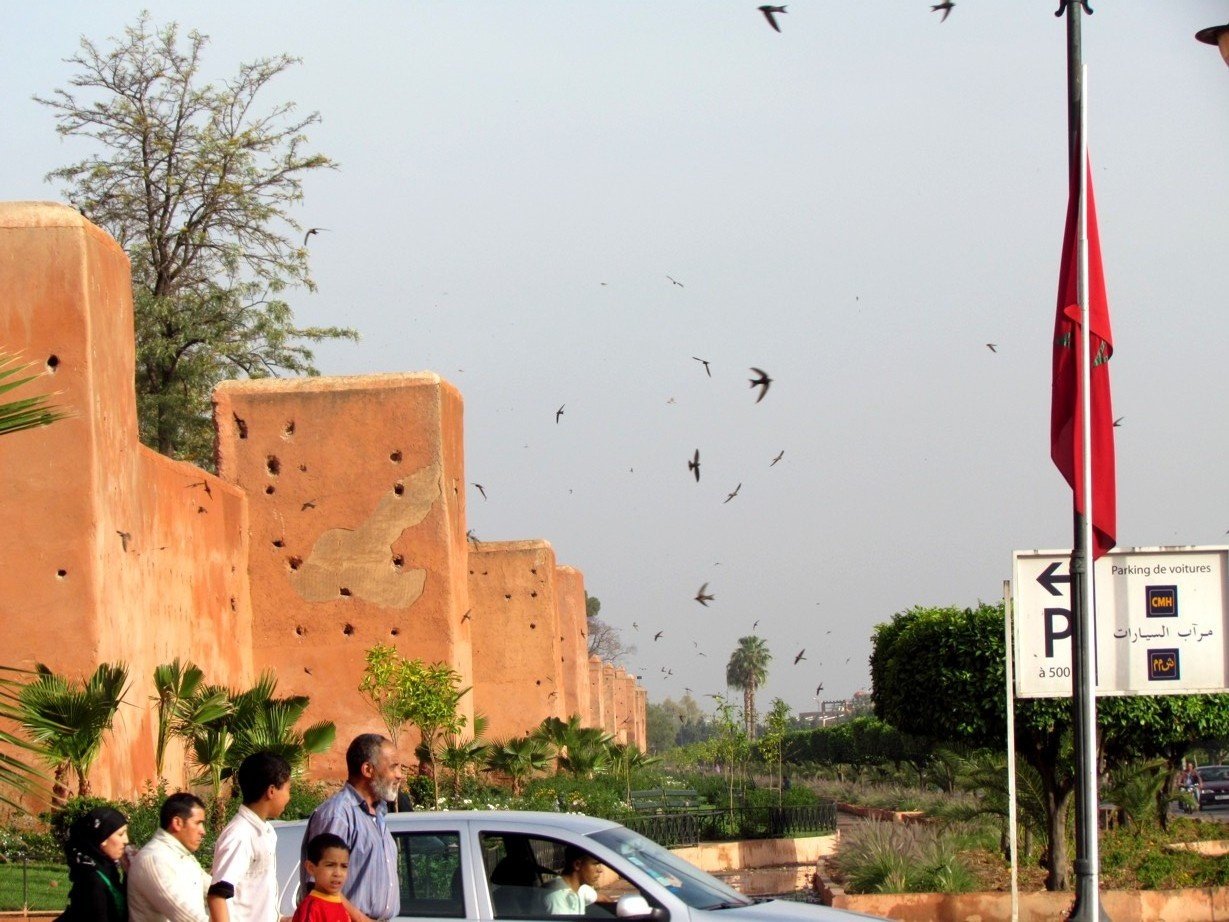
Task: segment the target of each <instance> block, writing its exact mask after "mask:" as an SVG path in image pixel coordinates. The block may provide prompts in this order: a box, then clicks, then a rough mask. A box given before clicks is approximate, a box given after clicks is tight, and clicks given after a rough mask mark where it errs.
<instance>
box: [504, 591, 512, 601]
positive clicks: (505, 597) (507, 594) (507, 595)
mask: <svg viewBox="0 0 1229 922" xmlns="http://www.w3.org/2000/svg"><path fill="white" fill-rule="evenodd" d="M504 601H507V602H511V601H512V594H511V593H509V592H505V593H504Z"/></svg>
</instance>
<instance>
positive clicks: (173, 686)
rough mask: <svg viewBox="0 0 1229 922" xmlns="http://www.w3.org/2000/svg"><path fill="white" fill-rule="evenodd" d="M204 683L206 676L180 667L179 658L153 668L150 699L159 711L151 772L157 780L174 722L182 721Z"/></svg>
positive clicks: (183, 665)
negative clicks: (152, 684) (152, 687)
mask: <svg viewBox="0 0 1229 922" xmlns="http://www.w3.org/2000/svg"><path fill="white" fill-rule="evenodd" d="M204 681H205V673H204V672H203V671H201V668H200V667H199V666H197V665H196V664H195V663H191V662H188V663H181V662H180V661H179V657H176V658H175V660H174V662H170V663H163V664H162V665H161V666H157V667H155V668H154V691H156V692H157V694H156V695H155V696H154V697H153V701H154V702H155V703H156V706H157V710H158V736H157V739H156V740H155V747H154V768H155V770H156V772H157V774H158V777H159V778H161V777H162V766H163V764H164V763H165V761H166V747H167V743H169V742H170V740H171V735H172V732H173V731H174V728H175V724H176V722H177V721H179V720H182V718H183V716H184V714H183V712H184V710H185V708H186V707H187V705H188V702H189V701H192V700H193V699H194V698H195V696H196V692H197V689H199V688H200V686H201V683H202V682H204ZM215 716H218V715H215Z"/></svg>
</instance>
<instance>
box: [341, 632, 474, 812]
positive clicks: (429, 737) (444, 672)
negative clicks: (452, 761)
mask: <svg viewBox="0 0 1229 922" xmlns="http://www.w3.org/2000/svg"><path fill="white" fill-rule="evenodd" d="M460 682H461V676H460V675H459V674H458V673H457V672H456V670H454V669H452V668H451V667H450V666H447V665H445V664H444V663H434V664H430V665H428V664H426V663H423V662H422V661H421V660H416V659H406V658H405V657H404V656H402V655H401V654H400V653H398V652H397V649H396V648H395V647H393V646H392V645H390V644H376V645H375V646H374V647H372V648H371V649H369V650H368V651H367V655H366V666H365V667H364V669H363V677H362V679H361V681H360V682H359V687H358V690H359V691H360V692H362V693H363V694H364V695H366V696H367V698H368V700H369V701H371V703H372V704H373V705H374V706H375V709H376V711H378V712H379V714H380V716H381V718H383V720H384V726H385V727H387V729H388V735H389V738H390V739H392V741H393V744H394V745H396V744H397V741H398V739H399V738H400V735H401V731H402V730H403V729H404V728H405V727H406V726H413V727H416V728H417V729H418V732H419V734H420V736H421V738H422V741H421V746H422V747H423V748H424V750H425V753H426V755H427V759H426V761H427V762H429V763H430V764H431V765H432V766H433V767H434V766H435V765H436V764H437V762H438V758H437V755H438V751H437V750H438V746H439V744H440V740H441V737H444V736H447V735H449V734H457V733H459V732H460V731H461V729H462V728H463V727H464V726H465V717H464V715H462V714H459V713H458V712H457V709H458V707H459V706H460V703H461V698H462V697H463V696H464V695H465V694H466V693H467V692H468V691H469V689H468V688H460V687H459V685H460ZM431 776H432V783H433V785H434V788H435V798H436V800H437V801H438V800H439V793H440V792H439V777H438V773H437V772H435V771H432V773H431Z"/></svg>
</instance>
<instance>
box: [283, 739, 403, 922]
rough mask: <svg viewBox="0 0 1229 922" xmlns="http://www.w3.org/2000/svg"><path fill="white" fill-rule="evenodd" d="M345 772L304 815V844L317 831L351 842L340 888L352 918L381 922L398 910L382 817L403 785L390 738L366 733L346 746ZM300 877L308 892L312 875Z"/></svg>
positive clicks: (393, 861)
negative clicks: (308, 815)
mask: <svg viewBox="0 0 1229 922" xmlns="http://www.w3.org/2000/svg"><path fill="white" fill-rule="evenodd" d="M346 773H347V775H348V777H347V779H346V783H345V786H344V787H342V789H341V790H340V791H338V792H337V793H336V794H334V795H333V796H332V797H330V798H329V799H328V800H326V801H325V802H324V803H322V804H321V805H320V806H319V807H317V808H316V810H315V812H314V813H312V815H311V819H310V820H308V821H307V831H306V833H305V834H304V836H303V842H304V847H306V843H308V842H310V841H311V840H312V839H314V838H315V837H316V836H318V835H320V834H321V833H325V832H329V833H332V834H333V835H335V836H339V837H340V838H341V840H342V841H343V842H345V843H346V845H347V846H349V848H350V874H349V877H348V878H347V879H346V883H345V886H343V887H342V891H341V892H342V896H343V898H344V899H345V900H346V908H347V909H348V910H350V912H351V918H352V919H354V920H356V922H363V920H372V922H383V920H385V919H391V918H393V917H394V916H396V915H397V914H398V913H399V912H400V910H401V890H400V888H399V887H398V885H397V846H396V844H394V842H393V837H392V835H391V834H390V833H389V831H388V826H387V825H386V823H385V817H386V814H387V813H388V802H389V801H391V800H396V798H397V791H398V789H399V788H400V787H401V779H402V766H401V762H400V760H399V759H398V758H397V751H396V749H395V748H394V747H393V744H392V741H391V740H389V739H387V738H386V737H383V736H380V734H378V733H364V734H362V735H361V736H356V737H355V738H354V741H353V742H352V743H351V744H350V746H349V748H348V749H347V750H346ZM301 879H302V883H303V890H302V892H303V893H308V892H310V891H311V889H312V881H311V880H310V879H309V878H308V877H307V874H306V873H304V874H303V875H302V878H301Z"/></svg>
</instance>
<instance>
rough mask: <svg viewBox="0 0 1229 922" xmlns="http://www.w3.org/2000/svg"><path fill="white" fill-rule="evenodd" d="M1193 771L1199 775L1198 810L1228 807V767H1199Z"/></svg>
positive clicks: (1197, 789)
mask: <svg viewBox="0 0 1229 922" xmlns="http://www.w3.org/2000/svg"><path fill="white" fill-rule="evenodd" d="M1195 771H1196V773H1197V774H1198V775H1199V786H1198V787H1197V788H1196V792H1197V795H1198V797H1199V809H1201V810H1203V809H1206V808H1208V807H1229V765H1200V766H1198V767H1197V768H1196V769H1195Z"/></svg>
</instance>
